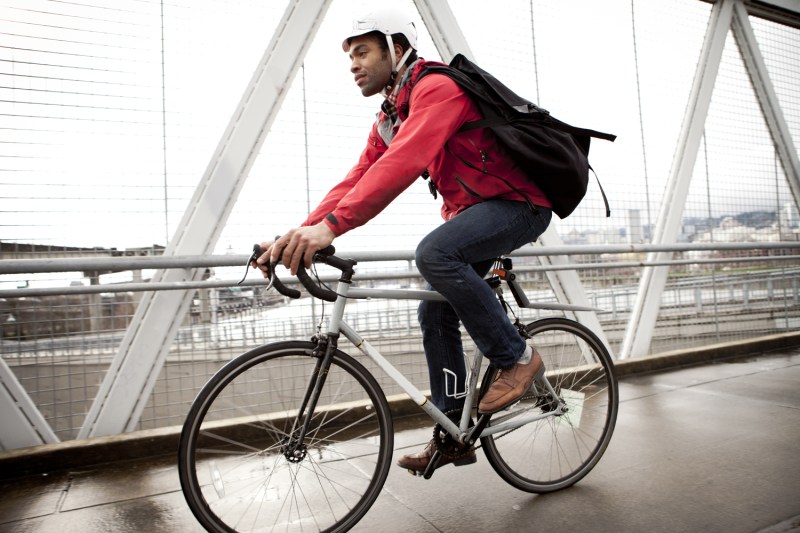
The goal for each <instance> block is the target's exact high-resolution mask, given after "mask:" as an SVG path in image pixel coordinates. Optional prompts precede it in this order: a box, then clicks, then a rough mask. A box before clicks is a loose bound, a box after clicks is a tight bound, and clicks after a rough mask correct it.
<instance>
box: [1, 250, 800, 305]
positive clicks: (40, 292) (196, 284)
mask: <svg viewBox="0 0 800 533" xmlns="http://www.w3.org/2000/svg"><path fill="white" fill-rule="evenodd" d="M795 248H796V249H800V242H771V243H704V244H697V243H692V244H673V245H650V244H642V245H603V246H577V245H576V246H572V245H569V246H549V247H545V246H540V247H534V246H526V247H524V248H521V249H519V250H517V251H516V252H514V253H512V254H511V257H532V256H556V255H592V254H627V253H649V252H686V251H736V250H785V249H795ZM341 255H342V256H343V257H348V258H352V259H355V260H357V261H363V262H368V261H401V260H402V261H410V260H412V259H413V258H414V254H413V252H410V251H386V252H355V253H351V254H341ZM248 258H249V256H246V255H241V256H240V255H209V256H169V257H165V256H155V257H154V256H147V257H120V258H97V259H92V258H79V259H73V258H68V259H15V260H3V261H0V274H28V273H45V272H50V273H52V272H75V271H113V272H122V271H127V270H140V269H141V270H144V269H147V270H153V269H158V268H211V267H231V266H235V267H242V268H244V265H245V262H246V261H247V259H248ZM765 260H770V261H794V262H798V261H800V255H795V254H792V255H775V256H756V257H727V258H697V259H669V260H643V261H622V262H616V263H608V262H603V263H597V262H593V263H569V264H562V265H546V266H518V267H517V268H516V269H515V270H516V271H517V272H544V271H555V270H592V269H623V268H642V267H654V266H677V265H688V264H719V263H730V262H736V263H747V262H760V261H765ZM420 277H421V276H420V274H419V273H418V272H416V271H408V272H397V271H393V272H385V273H363V274H359V276H358V278H359V279H360V280H381V279H397V278H411V279H417V278H420ZM337 278H338V275H335V276H334V275H331V276H320V279H322V280H323V281H335V279H337ZM285 283H286V284H287V285H296V284H297V281H296V280H293V279H290V278H287V280H286V281H285ZM265 284H266V281H264V280H262V279H254V280H249V281H245V282H244V283H242V284H241V286H243V287H263V286H265ZM236 285H237V280H205V281H178V282H152V281H151V282H132V283H115V284H105V285H89V286H70V287H38V288H22V289H2V290H0V298H19V297H36V296H53V295H66V294H98V293H117V292H143V291H155V290H195V289H211V288H224V287H232V286H236Z"/></svg>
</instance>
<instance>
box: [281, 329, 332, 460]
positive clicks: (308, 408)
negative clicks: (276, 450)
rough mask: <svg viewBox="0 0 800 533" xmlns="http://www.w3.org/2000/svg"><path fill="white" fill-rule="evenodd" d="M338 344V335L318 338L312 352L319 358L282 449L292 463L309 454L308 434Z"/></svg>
mask: <svg viewBox="0 0 800 533" xmlns="http://www.w3.org/2000/svg"><path fill="white" fill-rule="evenodd" d="M338 344H339V337H338V335H329V336H319V337H317V346H316V348H314V351H313V352H312V353H313V354H314V356H315V357H317V363H316V365H314V371H313V372H312V374H311V379H309V380H308V387H307V388H306V392H305V395H304V396H303V403H302V404H300V409H299V411H298V412H297V416H296V417H295V419H294V422H293V424H292V430H291V431H290V432H289V435H288V436H287V437H286V441H285V442H284V443H283V446H282V448H281V451H282V452H283V455H284V456H285V457H286V460H287V461H289V462H290V463H299V462H300V461H302V460H303V459H304V458H305V456H306V453H307V452H308V448H307V447H306V445H305V438H306V434H307V433H308V428H309V426H310V425H311V419H312V418H313V417H314V410H315V409H316V407H317V402H318V401H319V397H320V395H321V394H322V387H323V386H324V385H325V380H326V379H327V378H328V371H329V370H330V368H331V363H332V362H333V354H334V353H335V352H336V349H337V346H338Z"/></svg>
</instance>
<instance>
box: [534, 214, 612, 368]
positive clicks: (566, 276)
mask: <svg viewBox="0 0 800 533" xmlns="http://www.w3.org/2000/svg"><path fill="white" fill-rule="evenodd" d="M538 242H539V244H540V245H541V246H563V245H564V242H563V241H562V240H561V236H560V235H559V234H558V232H557V231H556V230H555V228H554V227H553V226H549V227H548V228H547V230H546V231H545V232H544V233H543V234H542V235H541V236H540V237H539V241H538ZM539 262H540V263H541V264H542V265H543V266H553V265H559V266H561V265H566V264H569V262H570V259H569V256H566V255H550V256H548V255H543V256H539ZM547 279H548V281H550V286H551V287H552V288H553V292H554V293H555V295H556V298H558V301H559V302H561V303H567V304H572V305H583V306H586V307H593V306H592V304H591V302H590V301H589V298H588V297H587V296H586V290H585V289H584V288H583V282H581V278H580V277H579V276H578V271H577V270H554V271H547ZM570 314H572V316H573V318H574V319H575V320H577V321H578V322H581V323H582V324H584V325H586V326H587V327H588V328H589V329H591V330H592V331H593V332H594V333H595V334H596V335H597V336H598V337H599V338H600V340H601V341H602V342H603V344H605V346H606V348H608V351H609V353H610V354H611V357H612V358H613V357H614V352H613V351H612V350H611V345H610V344H609V342H608V337H607V336H606V333H605V331H604V330H603V326H602V324H600V319H599V318H598V317H597V313H596V312H594V311H574V312H571V313H570Z"/></svg>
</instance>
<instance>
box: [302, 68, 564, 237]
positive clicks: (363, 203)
mask: <svg viewBox="0 0 800 533" xmlns="http://www.w3.org/2000/svg"><path fill="white" fill-rule="evenodd" d="M424 63H425V62H424V61H419V62H418V63H417V65H415V68H414V71H413V72H412V75H411V81H410V82H409V83H407V84H406V86H404V87H402V88H401V89H400V92H399V93H398V95H397V108H398V110H399V114H400V118H402V119H404V120H403V123H402V124H401V126H400V128H399V130H398V131H397V133H396V134H395V136H394V139H392V141H391V144H390V146H389V147H388V148H387V146H386V144H385V143H384V142H383V140H382V139H381V137H380V135H379V134H378V130H377V126H376V125H377V122H376V125H373V127H372V131H370V134H369V140H368V142H367V147H366V148H365V149H364V151H363V152H362V153H361V156H360V157H359V160H358V163H357V164H356V165H355V166H354V167H353V168H352V169H351V170H350V172H349V173H348V174H347V176H346V177H345V178H344V180H342V181H341V182H340V183H339V184H338V185H336V186H335V187H334V188H333V189H331V191H330V192H329V193H328V194H327V195H326V196H325V198H324V199H323V200H322V202H321V203H320V204H319V206H318V207H317V208H316V209H315V210H314V211H313V212H312V213H311V214H310V215H309V216H308V218H307V219H306V221H305V222H304V223H303V225H304V226H305V225H312V224H316V223H318V222H320V221H321V220H325V222H326V223H327V224H328V226H329V227H330V228H331V230H332V231H333V233H334V234H335V235H337V236H339V235H341V234H343V233H345V232H347V231H350V230H351V229H353V228H357V227H358V226H361V225H363V224H365V223H366V222H368V221H369V220H370V219H372V218H373V217H375V216H376V215H377V214H378V213H380V212H381V211H382V210H383V209H384V208H385V207H386V206H388V205H389V204H390V203H391V202H392V200H394V199H395V198H396V197H397V196H398V195H400V193H402V192H403V191H404V190H405V189H406V188H407V187H409V186H410V185H411V184H412V183H414V182H415V181H416V180H417V179H419V176H420V174H422V172H423V171H424V170H425V169H428V171H429V173H430V176H431V177H430V179H431V180H432V181H433V183H434V184H435V185H436V187H437V189H438V190H439V194H441V196H442V199H443V205H442V217H443V218H444V219H445V220H449V219H450V218H452V217H453V216H455V215H456V214H458V213H459V212H461V211H463V210H464V209H466V208H468V207H470V206H472V205H474V204H476V203H479V202H482V201H484V200H487V199H490V198H493V199H494V198H499V199H505V200H518V201H525V198H524V197H523V196H521V195H520V194H519V193H522V194H524V195H525V196H527V197H528V198H529V199H530V201H531V202H533V203H534V204H536V205H540V206H545V207H550V206H551V205H550V202H549V201H548V200H547V198H546V197H545V196H544V194H543V193H542V192H541V190H540V189H539V188H538V187H537V186H536V185H534V183H533V181H531V180H530V179H528V178H526V177H525V176H524V174H523V172H522V170H521V169H520V168H519V167H517V166H516V165H515V164H514V163H513V162H512V161H511V159H510V158H509V157H508V156H507V155H506V153H505V151H504V150H503V149H502V148H501V147H500V146H499V145H498V144H497V142H496V140H495V137H494V135H493V134H492V133H491V132H490V131H489V130H488V129H475V130H471V131H465V132H461V133H457V132H458V129H459V128H460V127H461V125H462V124H464V123H465V122H472V121H475V120H480V119H481V118H482V116H481V114H480V112H479V111H478V108H477V106H476V105H475V104H474V103H473V102H472V100H471V99H470V98H469V97H468V96H467V95H466V94H465V93H464V92H463V91H462V90H461V89H460V88H459V87H458V85H457V84H456V83H455V82H454V81H453V80H451V79H450V78H448V77H447V76H444V75H442V74H429V75H427V76H425V77H423V78H422V79H421V80H419V83H416V81H417V78H418V77H419V73H420V71H421V70H422V68H423V66H424ZM412 88H413V91H412V90H411V89H412ZM409 97H410V98H409ZM381 118H383V117H379V119H378V120H379V121H380V119H381ZM465 162H466V163H465ZM467 163H468V164H467ZM470 165H472V166H473V167H475V168H470ZM484 168H485V169H486V171H487V172H488V173H490V174H493V175H494V176H501V177H502V178H503V179H502V180H501V179H499V178H497V177H494V176H491V175H487V174H485V173H483V172H482V171H481V170H482V169H484ZM503 180H505V182H507V183H504V181H503ZM509 184H510V185H512V186H513V187H514V188H516V189H517V191H519V192H516V191H514V190H513V189H512V188H511V187H510V186H509Z"/></svg>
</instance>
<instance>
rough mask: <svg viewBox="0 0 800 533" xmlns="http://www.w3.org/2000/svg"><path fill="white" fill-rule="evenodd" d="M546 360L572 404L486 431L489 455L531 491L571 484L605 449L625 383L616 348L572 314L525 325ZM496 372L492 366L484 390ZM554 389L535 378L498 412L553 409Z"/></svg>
mask: <svg viewBox="0 0 800 533" xmlns="http://www.w3.org/2000/svg"><path fill="white" fill-rule="evenodd" d="M525 330H526V332H527V334H528V336H529V337H530V338H531V339H532V343H533V345H534V346H536V348H537V350H538V351H539V353H540V355H541V356H542V360H543V362H544V366H545V376H546V378H547V380H548V381H549V382H550V384H551V385H552V387H553V389H554V390H555V391H556V393H557V394H558V396H559V397H560V398H561V399H562V400H563V401H564V402H565V403H566V406H567V408H568V411H567V412H566V413H565V414H563V415H556V416H550V417H546V418H543V419H541V420H537V421H534V422H531V423H528V424H526V425H524V426H522V427H519V428H517V429H513V430H510V431H508V432H506V433H497V434H494V435H487V436H485V437H482V438H481V444H482V446H483V449H484V452H485V454H486V458H487V460H488V461H489V463H490V464H491V465H492V467H493V468H494V469H495V471H496V472H497V473H498V474H499V475H500V477H502V478H503V479H504V480H505V481H506V482H508V483H510V484H511V485H512V486H514V487H516V488H518V489H520V490H523V491H526V492H533V493H546V492H553V491H557V490H561V489H564V488H566V487H570V486H572V485H574V484H575V483H577V482H578V481H579V480H581V479H582V478H583V477H584V476H586V474H588V473H589V471H590V470H592V468H594V466H595V465H596V464H597V462H598V461H599V460H600V458H601V457H602V455H603V453H604V452H605V450H606V448H607V447H608V443H609V442H610V440H611V435H612V434H613V432H614V426H615V424H616V419H617V412H618V409H619V391H618V386H617V379H616V376H615V374H614V365H613V362H612V360H611V356H610V355H609V353H608V350H606V348H605V346H604V345H603V343H602V342H601V341H600V340H599V339H598V338H597V336H596V335H595V334H594V333H592V332H591V330H589V329H588V328H587V327H586V326H584V325H582V324H580V323H578V322H575V321H574V320H570V319H566V318H560V317H556V318H545V319H542V320H537V321H535V322H532V323H530V324H528V325H527V326H526V327H525ZM493 374H494V372H487V373H486V375H485V376H484V380H483V383H482V386H481V392H483V391H485V390H486V388H488V386H489V384H490V383H491V380H492V379H493ZM553 405H554V404H553V402H552V397H550V395H549V393H548V392H547V391H546V389H545V388H544V387H543V386H542V383H541V381H539V382H537V381H535V382H534V384H533V386H532V387H531V390H530V391H529V392H528V394H526V396H525V397H524V398H523V400H522V401H520V402H519V403H518V404H517V405H515V406H513V407H512V408H511V409H510V410H508V411H501V412H500V413H496V414H495V415H493V417H492V421H491V422H490V424H489V426H490V427H491V425H492V423H499V421H498V422H495V419H502V418H504V416H505V415H512V414H513V413H515V412H518V411H521V410H523V409H527V410H528V412H533V413H536V412H540V413H543V412H547V411H550V410H552V408H553Z"/></svg>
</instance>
